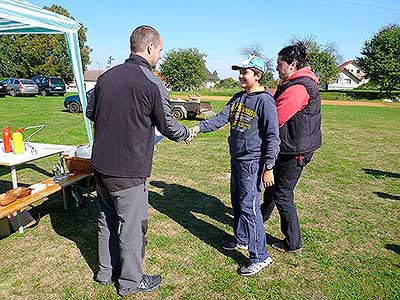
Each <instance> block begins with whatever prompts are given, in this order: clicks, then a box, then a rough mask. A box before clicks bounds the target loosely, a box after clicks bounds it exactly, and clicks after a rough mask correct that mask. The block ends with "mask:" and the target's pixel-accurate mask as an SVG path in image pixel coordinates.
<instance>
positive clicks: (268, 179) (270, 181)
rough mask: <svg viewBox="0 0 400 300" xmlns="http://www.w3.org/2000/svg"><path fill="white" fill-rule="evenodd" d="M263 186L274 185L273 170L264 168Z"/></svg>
mask: <svg viewBox="0 0 400 300" xmlns="http://www.w3.org/2000/svg"><path fill="white" fill-rule="evenodd" d="M262 181H263V186H264V188H267V187H271V186H273V185H274V183H275V181H274V171H273V170H269V171H268V170H265V171H264V174H263V178H262Z"/></svg>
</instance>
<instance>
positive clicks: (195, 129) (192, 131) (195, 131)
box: [185, 125, 200, 145]
mask: <svg viewBox="0 0 400 300" xmlns="http://www.w3.org/2000/svg"><path fill="white" fill-rule="evenodd" d="M189 131H190V135H189V137H188V138H187V139H186V140H185V143H186V144H188V145H189V144H190V143H191V142H192V141H193V139H194V138H195V137H196V136H197V134H198V133H199V132H200V126H199V125H196V126H194V127H192V128H190V129H189Z"/></svg>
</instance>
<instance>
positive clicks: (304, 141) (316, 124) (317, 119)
mask: <svg viewBox="0 0 400 300" xmlns="http://www.w3.org/2000/svg"><path fill="white" fill-rule="evenodd" d="M295 84H300V85H302V86H304V87H305V88H306V90H307V93H308V94H309V95H310V99H309V101H308V104H307V106H306V107H305V108H304V109H303V110H301V111H299V112H297V113H296V114H295V115H294V116H293V117H292V118H290V119H289V120H288V121H287V122H286V123H285V124H283V125H282V126H281V127H280V128H279V137H280V139H281V146H280V152H279V153H280V154H304V153H307V152H313V151H315V150H317V149H318V148H319V147H320V146H321V143H322V133H321V98H320V96H319V91H318V86H317V84H316V82H315V81H314V80H312V79H311V78H309V77H299V78H296V79H293V80H290V81H288V82H286V83H284V84H282V85H280V86H279V87H278V89H277V91H276V93H275V95H274V98H275V100H276V99H278V97H279V96H280V95H281V94H282V93H283V92H284V91H285V90H286V89H288V88H289V87H291V86H293V85H295Z"/></svg>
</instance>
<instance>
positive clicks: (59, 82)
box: [31, 76, 65, 96]
mask: <svg viewBox="0 0 400 300" xmlns="http://www.w3.org/2000/svg"><path fill="white" fill-rule="evenodd" d="M31 79H32V80H33V81H34V82H35V83H36V84H37V86H38V87H39V91H40V93H41V94H42V96H47V95H60V96H64V94H65V82H64V80H63V79H62V78H61V77H49V76H33V77H32V78H31Z"/></svg>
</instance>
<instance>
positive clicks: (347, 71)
mask: <svg viewBox="0 0 400 300" xmlns="http://www.w3.org/2000/svg"><path fill="white" fill-rule="evenodd" d="M338 68H339V70H340V73H339V75H338V76H337V77H336V79H335V80H334V81H333V82H331V83H330V84H329V85H328V90H351V89H354V88H356V87H359V86H360V85H362V84H365V83H367V82H368V81H369V79H368V78H366V74H365V73H364V72H363V71H362V70H361V68H360V66H359V65H357V63H356V62H355V61H354V60H349V61H346V62H344V63H343V64H341V65H340V66H339V67H338Z"/></svg>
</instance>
